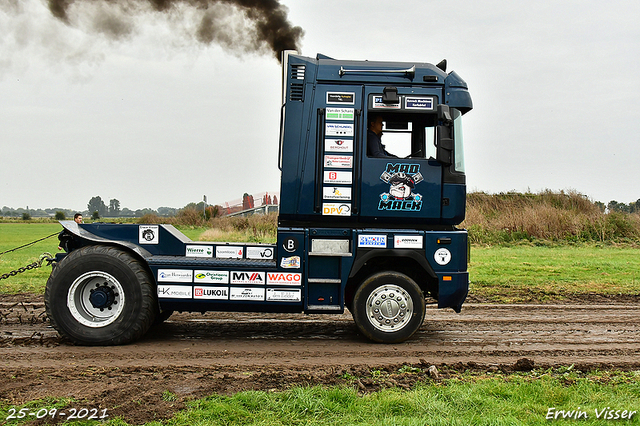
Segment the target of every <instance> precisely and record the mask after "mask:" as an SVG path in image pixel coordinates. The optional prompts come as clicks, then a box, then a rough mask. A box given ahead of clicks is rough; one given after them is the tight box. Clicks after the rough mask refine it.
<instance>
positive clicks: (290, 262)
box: [280, 256, 300, 269]
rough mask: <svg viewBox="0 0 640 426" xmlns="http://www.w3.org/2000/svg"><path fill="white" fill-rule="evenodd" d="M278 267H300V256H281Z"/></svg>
mask: <svg viewBox="0 0 640 426" xmlns="http://www.w3.org/2000/svg"><path fill="white" fill-rule="evenodd" d="M280 267H281V268H284V269H300V256H291V257H283V258H282V259H280Z"/></svg>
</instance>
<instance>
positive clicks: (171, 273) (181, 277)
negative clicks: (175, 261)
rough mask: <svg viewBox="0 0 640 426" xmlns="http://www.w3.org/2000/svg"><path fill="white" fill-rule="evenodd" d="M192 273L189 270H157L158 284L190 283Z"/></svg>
mask: <svg viewBox="0 0 640 426" xmlns="http://www.w3.org/2000/svg"><path fill="white" fill-rule="evenodd" d="M191 281H193V271H191V270H189V269H158V282H174V283H190V282H191Z"/></svg>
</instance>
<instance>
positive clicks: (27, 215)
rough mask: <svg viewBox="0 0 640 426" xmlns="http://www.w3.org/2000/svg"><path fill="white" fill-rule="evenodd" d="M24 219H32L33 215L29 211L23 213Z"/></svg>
mask: <svg viewBox="0 0 640 426" xmlns="http://www.w3.org/2000/svg"><path fill="white" fill-rule="evenodd" d="M22 220H31V215H30V214H29V212H24V213H22Z"/></svg>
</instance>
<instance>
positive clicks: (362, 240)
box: [358, 235, 387, 248]
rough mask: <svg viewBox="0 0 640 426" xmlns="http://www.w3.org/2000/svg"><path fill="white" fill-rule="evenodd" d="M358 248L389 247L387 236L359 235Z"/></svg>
mask: <svg viewBox="0 0 640 426" xmlns="http://www.w3.org/2000/svg"><path fill="white" fill-rule="evenodd" d="M358 247H378V248H386V247H387V236H386V235H358Z"/></svg>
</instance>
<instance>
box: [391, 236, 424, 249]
mask: <svg viewBox="0 0 640 426" xmlns="http://www.w3.org/2000/svg"><path fill="white" fill-rule="evenodd" d="M393 247H394V248H414V249H421V248H422V235H394V236H393Z"/></svg>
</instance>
